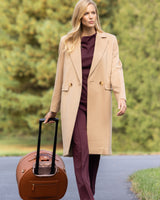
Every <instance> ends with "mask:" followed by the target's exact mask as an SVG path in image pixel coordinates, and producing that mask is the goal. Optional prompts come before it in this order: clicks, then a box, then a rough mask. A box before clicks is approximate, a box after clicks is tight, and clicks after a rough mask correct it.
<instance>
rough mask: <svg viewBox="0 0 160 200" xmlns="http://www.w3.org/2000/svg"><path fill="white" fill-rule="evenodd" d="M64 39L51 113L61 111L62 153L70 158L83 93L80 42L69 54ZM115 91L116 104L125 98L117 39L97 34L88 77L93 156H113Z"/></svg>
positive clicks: (88, 109)
mask: <svg viewBox="0 0 160 200" xmlns="http://www.w3.org/2000/svg"><path fill="white" fill-rule="evenodd" d="M64 37H65V36H64ZM64 37H62V38H61V41H60V45H59V58H58V63H57V72H56V79H55V86H54V91H53V95H52V101H51V107H50V111H52V112H58V111H59V110H60V111H61V122H62V139H63V154H64V156H71V155H72V151H71V140H72V134H73V129H74V124H75V120H76V116H77V111H78V107H79V103H80V97H81V90H82V62H81V41H80V40H79V42H78V43H77V44H76V46H75V48H74V50H73V51H72V52H71V53H68V52H66V51H64ZM112 91H113V92H114V94H115V97H116V99H117V101H118V100H119V99H120V98H123V99H126V96H125V85H124V78H123V70H122V64H121V61H120V59H119V49H118V43H117V39H116V37H115V36H114V35H111V34H109V33H105V32H103V33H100V32H97V35H96V41H95V49H94V55H93V61H92V65H91V68H90V73H89V76H88V97H87V136H88V147H89V153H90V154H103V155H109V154H111V153H112V148H111V147H112Z"/></svg>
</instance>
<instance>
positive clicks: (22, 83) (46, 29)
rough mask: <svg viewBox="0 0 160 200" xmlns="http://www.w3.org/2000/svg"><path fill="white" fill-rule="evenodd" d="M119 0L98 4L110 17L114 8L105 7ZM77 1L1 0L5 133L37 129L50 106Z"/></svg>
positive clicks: (1, 108) (1, 92)
mask: <svg viewBox="0 0 160 200" xmlns="http://www.w3.org/2000/svg"><path fill="white" fill-rule="evenodd" d="M114 2H115V1H112V3H110V1H105V0H103V1H98V2H97V3H98V4H99V7H100V11H101V16H105V15H108V16H109V13H111V9H109V10H106V9H104V6H111V5H112V4H113V3H114ZM75 3H76V1H75V0H38V1H35V0H12V1H10V0H2V1H1V7H0V14H1V19H0V40H1V43H0V75H1V77H2V79H1V80H0V84H1V89H0V105H1V106H0V111H1V113H3V115H1V116H0V121H1V123H0V131H1V132H3V133H4V132H5V133H7V134H21V135H28V134H35V133H36V132H37V128H38V126H37V124H38V119H39V118H40V117H43V116H44V115H45V113H46V112H48V110H49V105H50V100H51V95H52V90H53V85H54V78H55V73H56V62H57V56H58V45H59V40H60V37H61V36H62V35H65V34H66V33H67V32H68V31H69V30H70V29H71V23H70V21H71V17H72V13H73V8H74V5H75ZM107 24H109V20H108V21H107ZM59 139H60V138H59Z"/></svg>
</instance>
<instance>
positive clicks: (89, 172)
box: [72, 109, 100, 200]
mask: <svg viewBox="0 0 160 200" xmlns="http://www.w3.org/2000/svg"><path fill="white" fill-rule="evenodd" d="M72 150H73V161H74V170H75V176H76V181H77V186H78V191H79V196H80V200H94V197H93V196H94V194H95V183H96V175H97V171H98V166H99V161H100V155H93V154H89V150H88V140H87V113H86V111H84V110H81V109H79V110H78V114H77V118H76V122H75V127H74V131H73V138H72Z"/></svg>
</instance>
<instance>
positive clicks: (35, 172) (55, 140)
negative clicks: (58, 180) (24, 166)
mask: <svg viewBox="0 0 160 200" xmlns="http://www.w3.org/2000/svg"><path fill="white" fill-rule="evenodd" d="M44 121H45V119H40V120H39V135H38V144H37V156H36V166H35V169H34V174H36V175H38V168H39V157H40V145H41V130H42V123H43V122H44ZM49 121H55V122H56V125H55V135H54V142H53V155H52V165H51V172H50V173H51V174H54V173H55V156H56V144H57V130H58V121H59V120H58V119H57V118H50V119H49Z"/></svg>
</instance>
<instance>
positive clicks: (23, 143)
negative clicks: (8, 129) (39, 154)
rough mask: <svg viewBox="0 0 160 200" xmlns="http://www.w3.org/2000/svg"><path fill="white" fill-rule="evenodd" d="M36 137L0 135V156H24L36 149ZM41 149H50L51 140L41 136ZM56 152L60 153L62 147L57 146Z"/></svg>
mask: <svg viewBox="0 0 160 200" xmlns="http://www.w3.org/2000/svg"><path fill="white" fill-rule="evenodd" d="M36 148H37V137H35V136H27V137H25V136H23V137H22V136H21V137H20V136H10V137H6V136H2V135H1V137H0V156H24V155H26V154H28V153H30V152H32V151H36ZM41 149H45V150H49V151H52V149H53V147H52V141H51V140H48V139H47V138H45V137H44V138H42V145H41ZM56 153H57V154H59V155H62V147H60V146H57V151H56Z"/></svg>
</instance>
